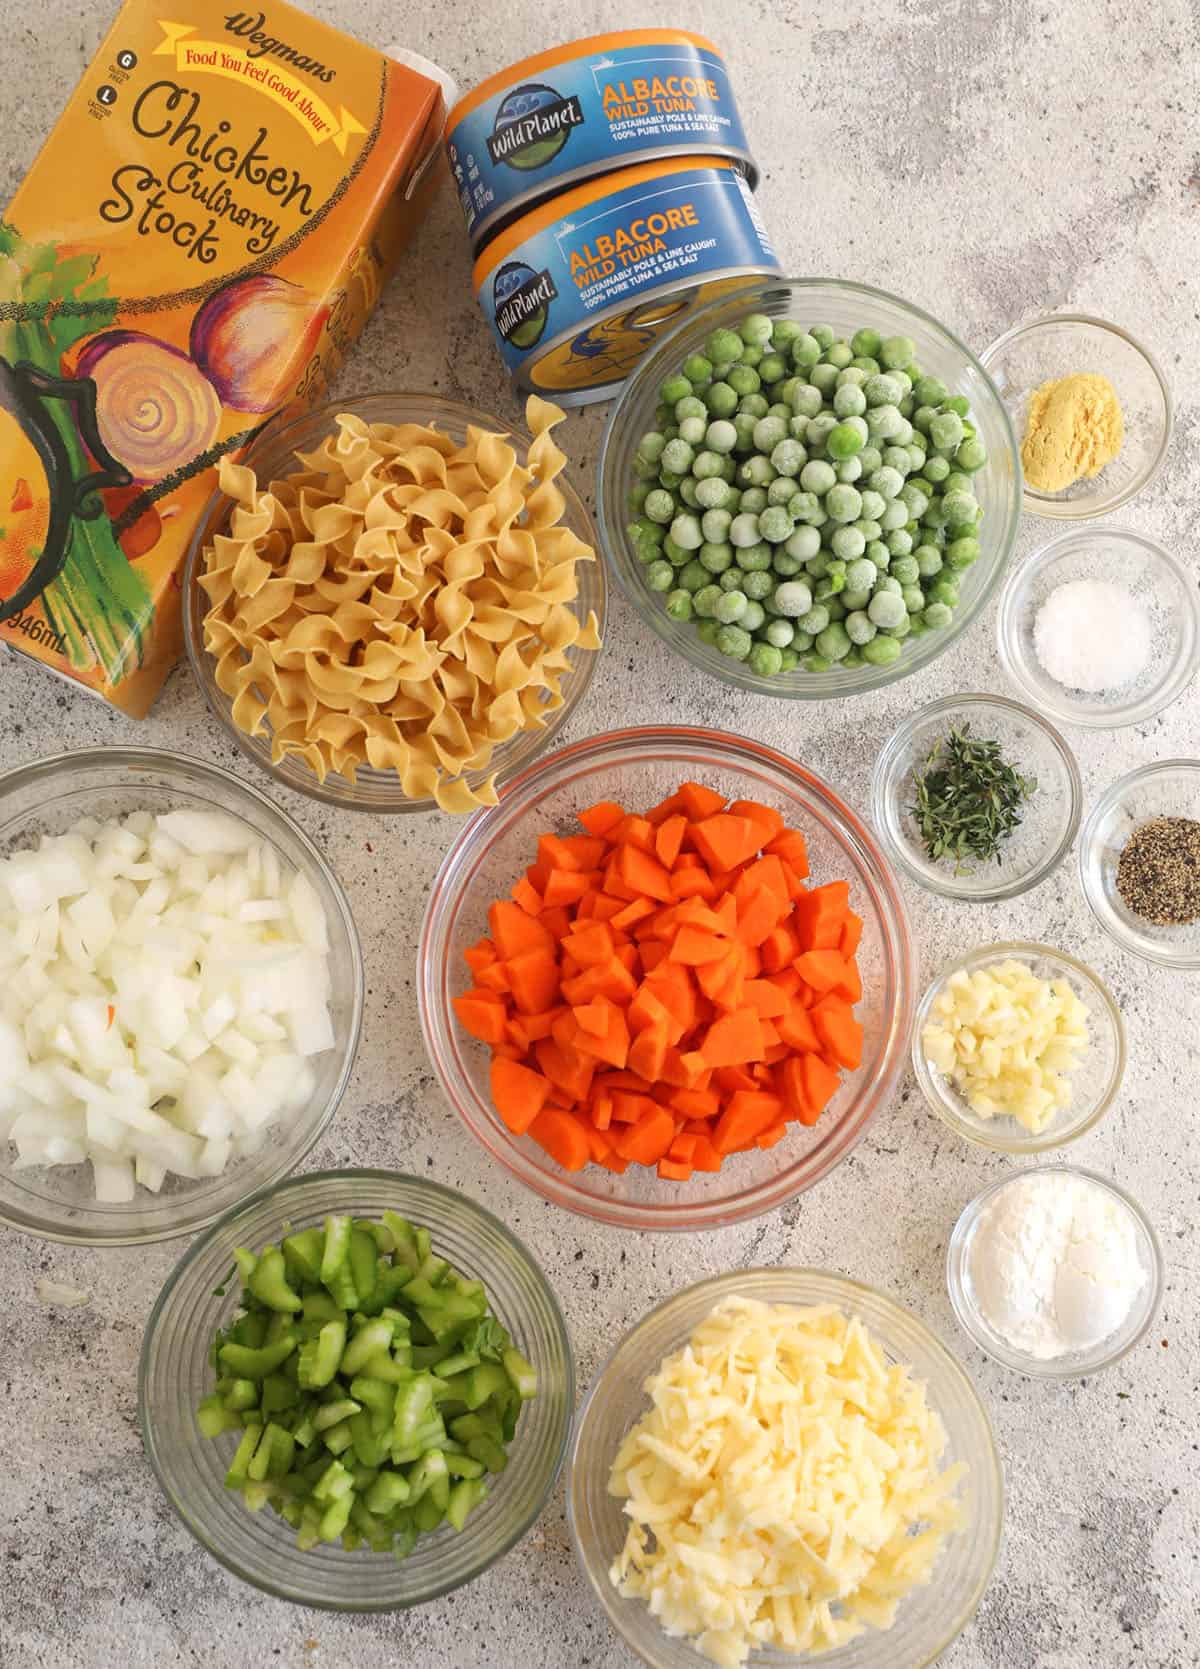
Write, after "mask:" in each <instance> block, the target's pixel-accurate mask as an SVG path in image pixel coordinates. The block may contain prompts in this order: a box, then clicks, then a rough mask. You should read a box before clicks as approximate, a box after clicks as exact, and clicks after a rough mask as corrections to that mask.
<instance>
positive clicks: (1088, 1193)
mask: <svg viewBox="0 0 1200 1669" xmlns="http://www.w3.org/2000/svg"><path fill="white" fill-rule="evenodd" d="M946 1284H947V1286H948V1287H949V1289H950V1302H951V1304H952V1305H953V1307H954V1313H955V1315H956V1316H957V1317H958V1321H959V1324H960V1325H961V1326H962V1328H963V1330H964V1331H965V1332H966V1333H967V1334H969V1335H970V1337H971V1338H972V1339H973V1340H974V1341H975V1343H976V1344H977V1345H978V1346H979V1347H980V1349H981V1350H983V1351H985V1352H986V1354H987V1355H988V1356H990V1357H991V1358H992V1360H993V1361H996V1362H999V1363H1001V1364H1002V1365H1003V1366H1004V1367H1006V1368H1012V1369H1013V1370H1014V1371H1015V1372H1017V1373H1023V1374H1026V1375H1028V1376H1029V1377H1030V1378H1036V1379H1077V1378H1081V1377H1083V1376H1084V1375H1085V1374H1093V1373H1099V1372H1100V1370H1101V1369H1102V1368H1108V1367H1111V1366H1112V1364H1113V1363H1114V1362H1117V1361H1119V1360H1120V1359H1121V1357H1122V1356H1125V1355H1126V1354H1127V1353H1128V1352H1129V1351H1131V1350H1132V1349H1133V1347H1134V1346H1135V1345H1136V1344H1137V1342H1138V1341H1139V1339H1141V1338H1142V1337H1143V1335H1144V1334H1145V1332H1146V1330H1147V1328H1148V1327H1149V1326H1150V1323H1151V1321H1153V1319H1154V1314H1155V1311H1156V1310H1157V1309H1158V1305H1159V1300H1160V1299H1161V1297H1162V1286H1163V1262H1162V1252H1161V1250H1160V1248H1159V1244H1158V1238H1157V1236H1156V1235H1155V1233H1154V1229H1153V1227H1152V1225H1151V1223H1150V1220H1149V1218H1148V1217H1147V1216H1146V1214H1145V1212H1144V1211H1143V1210H1142V1208H1141V1206H1140V1205H1138V1203H1137V1201H1136V1200H1134V1199H1132V1198H1131V1197H1130V1196H1129V1195H1128V1194H1127V1193H1125V1191H1124V1189H1122V1188H1118V1187H1117V1185H1116V1183H1115V1182H1110V1181H1109V1180H1108V1179H1107V1178H1106V1177H1102V1176H1097V1175H1096V1174H1095V1172H1093V1171H1085V1170H1081V1169H1077V1168H1076V1167H1075V1166H1072V1165H1039V1166H1036V1167H1034V1168H1033V1169H1031V1170H1024V1171H1018V1172H1017V1173H1016V1174H1015V1175H1014V1174H1012V1173H1010V1174H1008V1175H1006V1176H1004V1177H1002V1178H1001V1180H1000V1181H999V1182H994V1183H993V1184H992V1185H991V1187H990V1188H985V1189H984V1191H983V1193H982V1194H979V1195H977V1196H976V1198H975V1199H973V1200H972V1201H971V1203H970V1205H968V1206H967V1207H966V1209H965V1210H964V1211H963V1213H962V1215H961V1217H960V1218H959V1219H958V1222H957V1223H956V1224H955V1227H954V1233H953V1234H952V1235H951V1237H950V1245H949V1247H948V1249H947V1253H946Z"/></svg>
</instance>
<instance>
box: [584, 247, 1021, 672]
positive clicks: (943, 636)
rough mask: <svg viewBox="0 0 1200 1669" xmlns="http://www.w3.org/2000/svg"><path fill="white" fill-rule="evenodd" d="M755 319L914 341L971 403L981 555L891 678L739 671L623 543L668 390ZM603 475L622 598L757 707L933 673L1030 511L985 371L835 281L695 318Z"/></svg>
mask: <svg viewBox="0 0 1200 1669" xmlns="http://www.w3.org/2000/svg"><path fill="white" fill-rule="evenodd" d="M750 312H757V313H766V314H767V315H768V316H769V317H771V318H776V319H777V318H794V317H798V318H799V319H800V320H801V321H802V322H804V321H808V322H819V321H822V320H823V321H825V322H826V323H828V324H829V325H830V326H831V327H832V328H833V329H834V330H836V331H837V332H838V333H839V334H841V335H847V336H848V335H850V334H852V333H853V332H854V331H855V330H857V329H859V327H860V326H871V327H873V328H874V329H876V330H878V331H880V332H881V333H882V334H883V335H885V336H888V335H895V334H903V335H905V336H910V337H911V338H912V339H913V341H914V342H915V343H916V344H917V357H918V361H919V363H920V365H921V367H922V369H923V370H925V371H927V372H928V373H929V374H930V375H935V376H939V377H941V379H942V380H943V382H945V383H946V384H947V385H948V387H949V388H950V390H951V392H952V393H955V394H965V395H966V396H967V398H968V399H969V400H970V402H971V411H972V414H973V421H974V423H975V425H976V427H977V429H978V431H979V434H980V437H981V438H982V440H983V442H984V445H985V446H986V447H987V451H988V463H987V464H986V465H985V466H984V468H983V469H982V470H980V471H979V473H978V475H976V476H975V477H974V491H975V494H976V496H977V498H978V499H979V502H980V504H981V505H982V506H983V510H984V519H983V521H982V523H981V524H980V535H979V536H980V544H981V547H982V550H981V554H980V557H979V560H978V561H977V562H976V563H975V564H974V565H973V566H972V567H970V568H968V569H967V570H966V571H965V572H964V573H962V574H961V575H960V576H959V581H960V592H961V598H962V600H961V602H960V603H959V605H958V607H957V608H956V609H955V611H954V619H953V621H952V622H951V624H950V625H949V626H946V627H945V628H943V629H942V630H939V631H930V632H927V633H925V634H924V635H923V636H921V637H910V638H906V639H905V640H904V651H903V653H902V654H901V656H900V658H899V660H897V661H894V662H893V663H892V665H891V666H886V667H876V666H859V667H851V668H844V669H838V668H836V667H834V668H832V669H831V670H830V671H828V672H819V673H818V672H805V671H803V670H801V669H799V668H797V670H796V671H794V672H789V673H781V674H779V675H777V676H776V677H774V678H768V677H763V676H761V675H760V674H758V673H756V672H753V671H751V669H750V667H749V666H748V665H747V664H746V663H745V662H742V661H734V660H731V659H730V658H729V656H728V655H722V654H721V653H720V651H719V650H718V649H716V648H715V647H713V646H711V645H709V644H706V643H703V642H701V640H700V639H699V638H698V637H697V636H696V632H695V628H694V627H693V626H692V625H690V624H679V623H677V622H676V621H674V620H672V619H671V617H670V616H669V615H668V614H667V612H666V610H665V609H664V607H663V599H662V597H661V596H659V595H658V594H657V593H655V592H652V591H651V590H650V589H649V587H648V586H647V585H646V582H645V578H644V575H645V569H644V567H643V565H642V563H641V562H639V561H638V558H637V555H636V553H635V551H634V549H633V546H632V544H631V543H630V539H629V535H628V533H627V532H626V524H627V523H628V521H629V519H630V512H629V508H628V502H627V496H628V491H629V485H630V482H631V481H632V479H633V458H634V454H635V453H636V451H637V446H638V442H639V440H640V439H641V437H642V435H644V434H645V433H646V431H647V430H648V429H652V428H653V427H654V421H653V419H654V408H655V406H656V405H657V403H658V389H659V385H660V384H661V383H662V381H663V379H664V378H665V377H667V376H669V375H670V374H671V373H672V372H674V371H677V370H678V368H679V366H680V365H681V364H682V363H683V361H684V360H685V359H686V358H687V357H688V355H689V354H691V353H695V352H696V351H697V349H698V348H700V346H701V345H702V344H703V342H704V338H705V337H706V336H707V335H708V334H709V332H710V331H712V330H714V329H716V328H717V327H718V326H720V325H729V326H733V325H736V324H737V323H738V322H739V321H740V320H741V319H743V318H744V317H745V316H746V314H747V313H750ZM598 475H599V479H598V484H597V495H596V520H597V523H598V524H599V528H600V538H601V541H602V542H603V545H604V551H605V555H606V556H607V557H608V560H609V561H610V562H611V563H612V566H613V571H614V572H615V574H616V576H617V579H618V581H619V582H620V585H621V589H622V590H623V591H624V592H625V595H626V596H627V597H628V598H629V600H630V602H631V603H632V604H633V606H634V608H635V609H636V610H637V612H638V613H639V614H640V615H641V617H642V619H643V620H644V621H645V622H646V624H647V625H648V626H649V627H650V629H651V630H652V631H653V632H655V633H656V634H657V636H658V637H660V638H661V639H662V640H663V642H664V643H666V644H667V645H668V647H669V648H671V649H673V650H675V651H676V653H677V654H680V655H682V656H683V657H684V659H685V660H688V661H690V662H691V663H692V665H693V666H695V667H699V669H700V670H701V671H702V672H707V673H709V674H710V675H711V676H712V677H714V678H719V679H720V680H721V681H722V682H723V683H725V684H730V685H732V686H734V688H736V689H740V690H747V691H749V692H751V693H753V694H755V695H774V696H782V697H784V698H785V699H792V700H810V701H811V700H825V699H827V698H828V697H830V696H851V695H861V694H862V693H863V692H864V691H866V690H874V689H880V688H882V687H883V686H884V685H885V684H892V683H895V681H896V680H897V679H898V678H906V677H907V676H908V675H909V673H911V672H916V671H918V670H919V669H920V668H921V667H924V666H928V665H929V663H930V662H931V661H933V660H935V659H936V658H937V656H938V655H940V654H941V653H942V651H943V650H944V649H948V648H949V647H950V645H951V644H952V643H954V642H955V640H956V639H957V638H959V637H960V636H961V635H962V634H963V632H965V631H966V630H967V628H968V627H969V626H970V625H971V623H972V622H973V621H974V620H975V618H976V616H977V615H978V614H979V612H980V611H981V609H983V607H984V606H985V605H986V603H987V601H988V599H989V598H990V597H991V595H992V592H993V591H994V590H995V588H996V586H997V584H998V583H999V580H1000V577H1001V575H1002V573H1003V572H1004V568H1005V565H1006V563H1007V562H1008V559H1009V556H1010V555H1011V554H1012V548H1013V541H1014V540H1015V538H1016V534H1017V526H1018V523H1019V520H1020V511H1021V485H1020V476H1021V472H1020V466H1019V463H1018V458H1017V443H1016V439H1015V437H1014V435H1013V431H1012V424H1011V423H1010V421H1009V416H1008V412H1007V410H1006V409H1005V406H1004V402H1003V401H1002V400H1001V399H1000V396H999V395H998V394H997V392H996V390H995V388H994V387H993V386H992V382H991V379H990V377H989V376H988V375H987V373H986V372H985V371H984V369H983V366H982V365H981V364H980V362H979V361H978V360H977V359H976V358H975V356H974V355H973V354H972V353H971V351H970V350H969V349H968V348H966V347H964V346H963V344H962V343H961V342H960V341H958V339H957V338H956V337H954V336H952V335H951V334H950V332H949V331H948V330H946V329H944V327H943V326H942V325H940V324H938V322H937V320H936V319H934V318H931V317H930V315H929V314H928V313H926V312H924V311H922V309H921V308H919V307H914V306H912V305H911V303H909V302H906V301H901V300H900V299H899V298H898V297H896V296H891V295H888V294H887V292H886V291H884V290H876V289H872V288H871V286H870V285H867V284H850V283H847V282H846V281H845V280H842V279H836V278H777V279H767V280H765V281H763V282H761V283H755V284H751V285H744V286H742V287H741V288H739V289H737V290H735V291H733V292H732V293H731V294H728V295H725V296H722V297H720V298H719V299H718V300H716V301H712V302H709V303H708V304H707V305H706V306H704V307H700V308H697V309H696V311H695V312H691V313H688V314H686V315H685V317H684V318H683V320H682V322H681V323H680V324H678V325H677V326H676V327H675V328H674V330H672V331H670V332H668V333H667V334H666V335H665V336H663V337H662V338H661V339H660V340H659V341H658V342H657V343H656V344H655V346H654V347H653V348H652V349H651V351H650V352H649V353H647V354H646V356H645V358H644V359H642V360H641V361H640V362H639V364H638V367H637V369H636V370H635V371H634V373H633V375H632V376H631V377H630V378H629V380H628V381H627V382H626V383H625V386H624V388H623V389H622V390H621V393H620V397H619V398H618V400H617V402H616V404H615V405H614V407H613V410H612V413H611V415H610V417H609V420H608V425H607V427H606V429H605V431H604V438H603V440H602V442H601V446H600V462H599V471H598Z"/></svg>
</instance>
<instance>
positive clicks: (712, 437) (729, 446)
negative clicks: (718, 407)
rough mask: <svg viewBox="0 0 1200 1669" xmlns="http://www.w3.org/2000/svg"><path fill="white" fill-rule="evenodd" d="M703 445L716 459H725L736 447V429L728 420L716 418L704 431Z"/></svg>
mask: <svg viewBox="0 0 1200 1669" xmlns="http://www.w3.org/2000/svg"><path fill="white" fill-rule="evenodd" d="M704 444H705V446H706V447H707V448H708V450H709V451H710V452H715V453H716V454H717V456H718V457H721V458H724V457H727V456H728V454H729V453H730V452H732V451H733V449H734V447H735V446H736V445H737V428H736V425H734V424H733V423H730V421H729V420H728V418H725V417H718V418H715V419H714V420H713V422H711V423H710V424H709V425H708V428H707V429H705V431H704Z"/></svg>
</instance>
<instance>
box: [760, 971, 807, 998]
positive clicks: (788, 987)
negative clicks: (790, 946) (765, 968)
mask: <svg viewBox="0 0 1200 1669" xmlns="http://www.w3.org/2000/svg"><path fill="white" fill-rule="evenodd" d="M767 978H768V979H769V980H770V982H771V984H772V985H775V986H778V988H779V990H780V991H782V992H783V994H784V996H785V997H794V996H795V994H796V992H797V991H798V990H799V988H800V975H799V974H798V973H797V972H796V970H795V968H793V967H791V966H790V965H789V966H788V967H786V968H780V970H779V972H778V973H777V974H772V973H768V975H767Z"/></svg>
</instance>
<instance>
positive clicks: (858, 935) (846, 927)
mask: <svg viewBox="0 0 1200 1669" xmlns="http://www.w3.org/2000/svg"><path fill="white" fill-rule="evenodd" d="M862 935H863V919H862V917H861V916H859V915H855V913H854V911H853V910H847V911H846V920H845V921H844V923H843V924H842V937H841V939H840V941H839V943H838V949H839V950H840V951H841V953H842V955H843V956H844V957H845V958H846V960H847V962H848V961H849V960H850V958H851V957H852V956H854V955H856V954H857V952H858V947H859V945H860V944H861V943H862Z"/></svg>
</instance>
